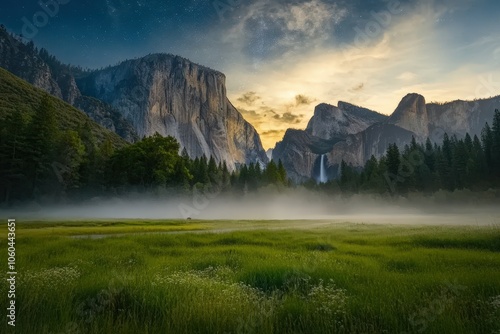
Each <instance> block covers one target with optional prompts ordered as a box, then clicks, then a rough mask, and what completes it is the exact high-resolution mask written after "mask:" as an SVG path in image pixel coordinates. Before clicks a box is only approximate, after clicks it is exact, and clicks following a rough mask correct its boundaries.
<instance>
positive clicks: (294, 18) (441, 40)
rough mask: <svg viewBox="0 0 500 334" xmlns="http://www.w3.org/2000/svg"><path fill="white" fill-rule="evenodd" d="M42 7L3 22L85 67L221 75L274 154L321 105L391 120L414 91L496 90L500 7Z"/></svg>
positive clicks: (102, 1) (110, 2)
mask: <svg viewBox="0 0 500 334" xmlns="http://www.w3.org/2000/svg"><path fill="white" fill-rule="evenodd" d="M42 2H44V3H46V4H47V5H48V6H47V8H46V9H47V10H48V11H49V12H50V11H51V10H52V11H54V12H55V14H56V15H54V16H53V17H48V16H47V17H48V20H46V21H47V22H46V23H45V22H44V21H43V15H42V16H41V15H40V14H39V13H40V12H41V11H42V6H41V5H40V4H39V3H37V1H25V0H23V1H19V0H16V1H14V0H3V1H2V3H1V4H0V23H3V24H4V25H5V26H7V28H8V29H9V30H11V31H13V32H15V33H18V34H20V33H22V31H23V27H24V26H25V25H26V22H27V21H28V22H31V23H36V22H35V20H37V19H38V20H39V21H38V23H39V24H38V25H39V27H36V26H35V28H36V33H33V29H31V30H30V29H29V28H26V27H25V32H28V34H27V36H26V37H29V38H31V39H33V40H34V41H35V43H36V44H37V45H39V46H43V47H45V48H47V49H48V50H49V51H50V52H51V53H53V54H55V55H56V56H57V57H58V58H60V59H61V60H62V61H64V62H68V63H72V64H76V65H82V66H84V67H91V68H99V67H101V66H106V65H110V64H116V63H117V62H119V61H121V60H124V59H127V58H133V57H139V56H143V55H146V54H148V53H152V52H168V53H174V54H178V55H181V56H184V57H186V58H189V59H191V60H193V61H195V62H197V63H200V64H203V65H207V66H209V67H212V68H214V69H217V70H220V71H222V72H224V73H225V74H226V77H227V88H228V94H229V97H230V99H231V101H232V102H233V103H234V104H235V105H236V106H237V107H238V109H239V110H240V111H241V112H242V113H243V114H244V116H245V118H247V119H248V120H249V121H250V122H251V123H252V124H254V125H255V126H256V127H257V129H258V130H259V132H261V135H262V139H263V142H264V144H265V146H266V147H272V146H274V142H276V141H277V140H280V138H281V137H282V135H283V131H284V130H285V129H286V128H289V127H294V128H304V127H305V126H306V124H307V121H308V120H309V118H310V117H311V116H312V113H313V111H314V106H315V105H317V104H319V103H321V102H326V103H331V104H336V103H337V101H339V100H343V101H347V102H351V103H354V104H358V105H362V106H365V107H368V108H372V109H375V110H377V111H380V112H383V113H386V114H389V113H391V112H392V111H393V110H394V109H395V108H396V106H397V104H398V102H399V101H400V100H401V98H402V97H403V96H404V95H406V94H407V93H410V92H416V93H421V94H422V95H424V96H425V97H426V99H427V100H428V101H448V100H453V99H458V98H461V99H473V98H481V97H488V96H492V95H498V94H500V67H499V65H500V33H499V31H500V23H499V22H500V20H499V18H500V3H499V2H498V1H493V0H478V1H471V0H418V1H417V0H411V1H408V0H400V1H397V0H386V1H382V0H378V1H361V0H353V1H344V0H339V1H334V0H295V1H282V0H184V1H169V0H163V1H157V0H149V1H146V0H136V1H128V0H87V1H84V0H59V2H60V3H59V4H58V6H57V7H59V8H57V10H55V6H54V5H53V4H52V3H51V2H50V0H42ZM37 15H38V16H37ZM40 23H41V24H40ZM25 35H26V34H25Z"/></svg>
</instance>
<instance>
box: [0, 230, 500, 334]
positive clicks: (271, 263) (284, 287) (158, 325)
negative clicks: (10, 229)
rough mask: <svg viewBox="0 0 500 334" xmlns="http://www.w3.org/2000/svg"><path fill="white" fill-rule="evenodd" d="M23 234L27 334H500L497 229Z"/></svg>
mask: <svg viewBox="0 0 500 334" xmlns="http://www.w3.org/2000/svg"><path fill="white" fill-rule="evenodd" d="M2 231H3V235H4V236H5V237H2V238H1V239H0V249H1V253H2V254H4V255H3V256H1V262H0V267H1V268H4V269H5V270H4V271H5V272H7V255H6V254H7V228H6V227H5V225H4V227H3V228H2ZM16 233H17V240H16V248H17V259H16V265H17V268H16V269H17V272H18V276H17V282H16V285H17V286H16V288H17V291H16V307H17V310H16V311H17V319H16V328H15V332H16V333H53V334H60V333H67V334H69V333H75V334H76V333H134V334H136V333H210V334H212V333H500V228H499V227H498V225H496V226H495V225H490V226H483V227H479V226H438V227H435V226H417V225H369V224H361V223H351V222H344V221H334V222H331V221H194V220H193V221H136V220H120V221H118V220H116V221H114V220H102V221H51V222H49V221H31V222H25V221H18V222H17V226H16ZM0 290H1V291H0V296H1V297H0V302H1V305H3V306H2V307H1V308H2V309H3V310H4V311H3V312H4V313H5V314H6V311H5V310H6V307H7V305H8V299H7V290H8V287H7V283H6V281H5V280H2V283H1V285H0ZM5 314H4V315H3V316H2V317H3V318H4V321H3V322H4V323H3V324H1V325H0V329H1V331H2V332H5V333H11V332H12V333H13V332H14V331H13V330H12V328H10V327H9V326H7V321H6V320H5V319H6V318H5Z"/></svg>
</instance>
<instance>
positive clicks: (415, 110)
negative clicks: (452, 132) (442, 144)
mask: <svg viewBox="0 0 500 334" xmlns="http://www.w3.org/2000/svg"><path fill="white" fill-rule="evenodd" d="M387 124H394V125H397V126H399V127H400V128H403V129H406V130H408V131H411V132H413V133H414V134H416V135H417V136H418V137H421V138H427V137H428V135H429V118H428V116H427V107H426V104H425V98H424V97H423V96H422V95H418V94H408V95H406V96H405V97H404V98H403V100H402V101H401V102H400V103H399V105H398V107H397V108H396V110H395V111H394V112H393V113H392V115H391V117H389V119H388V121H387Z"/></svg>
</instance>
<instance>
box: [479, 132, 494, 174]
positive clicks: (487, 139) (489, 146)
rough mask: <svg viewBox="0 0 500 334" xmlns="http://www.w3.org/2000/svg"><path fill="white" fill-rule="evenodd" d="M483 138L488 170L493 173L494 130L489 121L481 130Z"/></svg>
mask: <svg viewBox="0 0 500 334" xmlns="http://www.w3.org/2000/svg"><path fill="white" fill-rule="evenodd" d="M481 139H482V141H483V151H484V156H485V159H486V165H487V167H488V172H489V173H492V174H493V140H494V139H493V132H492V131H491V128H490V126H489V124H488V123H486V125H485V126H484V128H483V131H482V132H481Z"/></svg>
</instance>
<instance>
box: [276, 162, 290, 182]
mask: <svg viewBox="0 0 500 334" xmlns="http://www.w3.org/2000/svg"><path fill="white" fill-rule="evenodd" d="M278 176H279V178H278V182H279V183H281V184H282V185H287V183H288V177H287V174H286V169H285V166H284V165H283V163H282V162H281V159H280V160H279V161H278Z"/></svg>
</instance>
